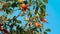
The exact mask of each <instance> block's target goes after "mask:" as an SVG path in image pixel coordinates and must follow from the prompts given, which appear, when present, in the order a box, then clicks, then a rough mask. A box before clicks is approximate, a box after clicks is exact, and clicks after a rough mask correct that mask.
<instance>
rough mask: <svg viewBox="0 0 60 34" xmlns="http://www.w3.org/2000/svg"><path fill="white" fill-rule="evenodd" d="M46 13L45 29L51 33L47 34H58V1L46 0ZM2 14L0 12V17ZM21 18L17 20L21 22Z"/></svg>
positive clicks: (59, 1) (59, 17)
mask: <svg viewBox="0 0 60 34" xmlns="http://www.w3.org/2000/svg"><path fill="white" fill-rule="evenodd" d="M17 11H18V12H19V11H20V10H17V9H16V12H17ZM46 11H47V13H48V16H46V17H47V20H48V22H49V23H48V24H45V28H47V27H48V28H50V29H51V32H49V33H48V34H60V31H59V30H60V0H48V5H47V6H46ZM2 14H3V12H0V15H2ZM17 14H18V13H14V15H16V16H17ZM19 18H20V17H19ZM19 18H18V19H19ZM22 18H23V17H22ZM22 18H20V19H19V20H22Z"/></svg>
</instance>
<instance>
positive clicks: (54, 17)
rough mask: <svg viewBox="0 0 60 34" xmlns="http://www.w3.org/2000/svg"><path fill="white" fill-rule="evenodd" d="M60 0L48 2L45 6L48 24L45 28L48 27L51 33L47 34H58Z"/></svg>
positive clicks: (59, 27) (59, 26)
mask: <svg viewBox="0 0 60 34" xmlns="http://www.w3.org/2000/svg"><path fill="white" fill-rule="evenodd" d="M59 9H60V0H49V1H48V5H47V9H46V10H47V13H48V16H47V19H48V22H49V23H48V24H47V25H46V24H45V27H46V28H47V27H49V28H50V29H51V32H50V33H48V34H60V31H59V30H60V10H59Z"/></svg>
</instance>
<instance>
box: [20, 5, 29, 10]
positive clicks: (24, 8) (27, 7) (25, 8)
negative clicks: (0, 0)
mask: <svg viewBox="0 0 60 34" xmlns="http://www.w3.org/2000/svg"><path fill="white" fill-rule="evenodd" d="M21 7H22V8H21V9H22V10H27V9H29V6H27V5H25V4H22V5H21Z"/></svg>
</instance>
